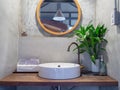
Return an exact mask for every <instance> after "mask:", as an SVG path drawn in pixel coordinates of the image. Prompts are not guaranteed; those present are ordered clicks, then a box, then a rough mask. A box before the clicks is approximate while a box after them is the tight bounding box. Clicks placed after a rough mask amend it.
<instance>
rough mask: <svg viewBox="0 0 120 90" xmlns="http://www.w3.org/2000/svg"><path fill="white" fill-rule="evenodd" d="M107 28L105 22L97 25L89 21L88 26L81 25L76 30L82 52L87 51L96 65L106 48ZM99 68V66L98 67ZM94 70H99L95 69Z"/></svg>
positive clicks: (75, 33)
mask: <svg viewBox="0 0 120 90" xmlns="http://www.w3.org/2000/svg"><path fill="white" fill-rule="evenodd" d="M106 32H107V28H106V27H105V26H104V24H102V25H101V24H98V25H97V26H96V27H95V26H94V25H93V24H91V23H89V24H88V25H87V26H80V28H79V29H78V30H75V31H74V35H76V36H77V42H78V43H79V48H80V53H84V52H87V53H88V54H89V56H90V59H91V61H92V63H93V64H94V65H97V59H99V56H100V55H101V51H102V50H105V47H104V45H103V44H104V43H107V40H106V39H105V38H104V36H105V34H106ZM97 68H98V69H99V66H98V67H97ZM93 72H97V71H96V70H94V71H93Z"/></svg>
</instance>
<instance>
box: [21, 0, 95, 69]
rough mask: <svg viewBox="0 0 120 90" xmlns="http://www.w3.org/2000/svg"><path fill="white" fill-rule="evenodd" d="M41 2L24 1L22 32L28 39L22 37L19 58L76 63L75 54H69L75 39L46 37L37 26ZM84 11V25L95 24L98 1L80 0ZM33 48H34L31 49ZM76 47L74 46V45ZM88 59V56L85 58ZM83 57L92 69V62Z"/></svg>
mask: <svg viewBox="0 0 120 90" xmlns="http://www.w3.org/2000/svg"><path fill="white" fill-rule="evenodd" d="M38 1H39V0H23V1H22V4H21V7H22V30H21V32H23V31H25V32H26V33H27V35H28V36H27V37H20V43H19V58H25V57H26V58H29V57H38V58H39V59H40V61H41V62H52V61H64V62H76V61H77V56H76V54H75V53H73V52H72V48H71V52H67V47H68V45H69V44H70V43H71V42H73V41H75V38H74V37H73V38H67V37H47V36H44V35H43V34H42V33H41V32H39V29H38V27H37V25H36V18H35V11H36V7H37V4H38ZM79 3H80V5H81V9H82V21H81V23H82V24H84V25H85V24H88V22H90V21H91V20H93V23H94V22H95V3H96V0H84V1H83V0H79ZM31 47H32V48H31ZM73 47H74V45H73ZM85 57H86V56H85ZM85 57H84V56H81V59H85V60H83V63H84V64H85V65H86V66H87V68H88V69H90V67H91V66H90V64H87V63H90V60H89V59H88V58H89V57H87V59H86V58H85Z"/></svg>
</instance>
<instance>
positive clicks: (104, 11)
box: [96, 0, 120, 90]
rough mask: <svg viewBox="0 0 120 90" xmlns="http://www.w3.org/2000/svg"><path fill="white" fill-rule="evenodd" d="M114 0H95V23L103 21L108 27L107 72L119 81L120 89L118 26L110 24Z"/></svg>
mask: <svg viewBox="0 0 120 90" xmlns="http://www.w3.org/2000/svg"><path fill="white" fill-rule="evenodd" d="M114 1H115V0H97V3H96V23H104V24H105V25H106V26H107V27H108V30H109V31H108V33H107V35H106V38H107V40H108V44H107V57H106V58H105V60H107V68H108V74H109V75H110V76H112V77H113V78H115V79H117V80H118V81H119V90H120V41H119V40H120V28H119V26H114V25H111V13H112V12H113V9H114Z"/></svg>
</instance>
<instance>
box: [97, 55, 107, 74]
mask: <svg viewBox="0 0 120 90" xmlns="http://www.w3.org/2000/svg"><path fill="white" fill-rule="evenodd" d="M99 74H100V75H101V76H105V75H107V69H106V64H105V62H104V60H103V56H102V55H101V59H100V73H99Z"/></svg>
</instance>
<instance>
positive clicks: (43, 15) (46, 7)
mask: <svg viewBox="0 0 120 90" xmlns="http://www.w3.org/2000/svg"><path fill="white" fill-rule="evenodd" d="M36 18H37V22H38V24H39V25H40V26H41V27H42V28H43V30H45V31H46V32H47V33H49V34H52V35H65V34H68V33H70V32H72V31H73V30H74V29H75V28H76V27H77V26H78V25H79V23H80V19H81V8H80V5H79V2H78V1H77V0H40V1H39V3H38V6H37V9H36Z"/></svg>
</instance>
